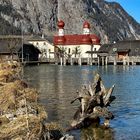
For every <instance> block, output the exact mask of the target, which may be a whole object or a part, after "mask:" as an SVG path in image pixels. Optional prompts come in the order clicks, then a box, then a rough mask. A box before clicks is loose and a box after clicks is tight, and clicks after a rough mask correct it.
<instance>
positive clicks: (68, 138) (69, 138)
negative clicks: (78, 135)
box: [60, 134, 75, 140]
mask: <svg viewBox="0 0 140 140" xmlns="http://www.w3.org/2000/svg"><path fill="white" fill-rule="evenodd" d="M60 140H75V138H74V136H71V135H69V134H66V135H65V136H63V137H62V138H60Z"/></svg>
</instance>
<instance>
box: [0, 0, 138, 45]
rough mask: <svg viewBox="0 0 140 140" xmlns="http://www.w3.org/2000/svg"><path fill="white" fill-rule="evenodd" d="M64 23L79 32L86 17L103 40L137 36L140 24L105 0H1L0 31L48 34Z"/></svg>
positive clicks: (5, 32)
mask: <svg viewBox="0 0 140 140" xmlns="http://www.w3.org/2000/svg"><path fill="white" fill-rule="evenodd" d="M58 19H62V20H63V21H64V22H65V33H73V34H78V33H82V25H83V22H84V21H85V20H87V21H88V22H89V23H90V24H91V33H96V34H97V35H98V36H100V37H101V40H102V43H108V42H114V41H118V40H124V39H140V24H139V23H137V22H136V21H135V20H134V19H133V17H131V16H130V15H129V14H128V13H127V12H126V11H125V10H124V9H123V8H122V7H121V6H120V4H118V3H116V2H107V1H104V0H1V1H0V34H21V27H22V29H23V32H24V34H42V33H43V34H47V35H53V34H54V33H56V32H57V21H58Z"/></svg>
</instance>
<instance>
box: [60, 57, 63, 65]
mask: <svg viewBox="0 0 140 140" xmlns="http://www.w3.org/2000/svg"><path fill="white" fill-rule="evenodd" d="M60 65H61V66H62V65H63V59H62V57H60Z"/></svg>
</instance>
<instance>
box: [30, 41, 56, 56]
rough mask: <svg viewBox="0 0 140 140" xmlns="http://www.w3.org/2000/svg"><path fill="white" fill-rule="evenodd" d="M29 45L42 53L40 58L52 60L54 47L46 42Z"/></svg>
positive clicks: (34, 42)
mask: <svg viewBox="0 0 140 140" xmlns="http://www.w3.org/2000/svg"><path fill="white" fill-rule="evenodd" d="M29 43H31V44H33V45H34V46H35V47H37V48H38V49H39V50H40V51H41V52H42V54H41V55H40V57H43V58H54V46H53V45H52V44H50V43H49V42H48V41H29ZM50 52H51V53H50ZM52 52H53V53H52Z"/></svg>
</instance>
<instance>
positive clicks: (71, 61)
mask: <svg viewBox="0 0 140 140" xmlns="http://www.w3.org/2000/svg"><path fill="white" fill-rule="evenodd" d="M70 65H73V60H72V57H71V58H70Z"/></svg>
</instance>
